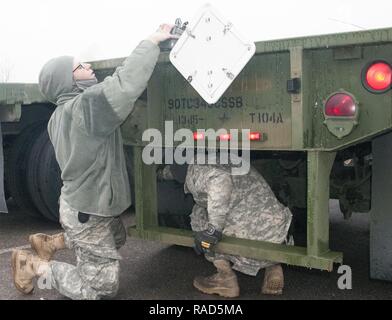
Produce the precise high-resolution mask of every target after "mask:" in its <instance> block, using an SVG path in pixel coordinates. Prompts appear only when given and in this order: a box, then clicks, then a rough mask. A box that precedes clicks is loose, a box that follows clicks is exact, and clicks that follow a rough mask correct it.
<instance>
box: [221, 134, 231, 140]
mask: <svg viewBox="0 0 392 320" xmlns="http://www.w3.org/2000/svg"><path fill="white" fill-rule="evenodd" d="M219 140H221V141H229V140H231V134H230V133H226V134H221V135H219Z"/></svg>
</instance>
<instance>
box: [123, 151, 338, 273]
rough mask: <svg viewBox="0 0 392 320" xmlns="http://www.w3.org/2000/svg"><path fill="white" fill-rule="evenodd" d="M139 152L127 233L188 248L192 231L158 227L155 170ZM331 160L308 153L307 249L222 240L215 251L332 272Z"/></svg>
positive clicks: (324, 154)
mask: <svg viewBox="0 0 392 320" xmlns="http://www.w3.org/2000/svg"><path fill="white" fill-rule="evenodd" d="M142 152H143V149H142V148H141V147H134V163H135V198H136V228H130V229H129V230H128V231H129V234H130V235H131V236H135V237H140V238H142V239H146V240H158V241H162V242H166V243H171V244H178V245H183V246H189V247H191V246H192V245H193V241H194V240H193V235H192V232H190V231H187V230H179V229H170V228H163V227H159V226H158V223H157V220H158V218H157V214H158V213H157V207H156V205H157V195H156V168H155V166H148V165H145V164H144V163H143V161H142ZM334 158H335V153H333V152H332V153H329V152H318V151H316V152H309V153H308V172H309V174H308V245H307V248H302V247H294V246H287V245H279V244H271V243H267V242H261V241H250V240H244V239H236V238H230V237H225V238H224V239H223V241H222V242H221V243H219V245H218V246H217V247H216V251H217V252H221V253H227V254H234V255H242V256H245V257H249V258H255V259H267V260H272V261H277V262H282V263H287V264H290V265H297V266H304V267H309V268H317V269H321V270H328V271H332V269H333V264H334V263H342V259H343V256H342V254H341V253H339V252H330V251H329V220H328V216H329V210H328V199H329V173H330V170H331V167H332V163H333V160H334Z"/></svg>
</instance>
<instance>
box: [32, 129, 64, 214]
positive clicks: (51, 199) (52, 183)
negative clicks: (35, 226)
mask: <svg viewBox="0 0 392 320" xmlns="http://www.w3.org/2000/svg"><path fill="white" fill-rule="evenodd" d="M51 148H52V150H53V147H52V144H51V142H50V140H49V135H48V132H47V131H46V130H44V131H43V132H42V133H41V134H40V136H39V137H38V139H37V140H36V141H35V143H34V146H33V148H32V149H31V153H30V156H29V161H28V162H29V165H28V168H27V186H28V190H29V192H30V195H31V198H32V200H33V202H34V204H35V206H36V207H37V208H38V210H39V211H40V212H41V214H42V215H43V216H44V217H45V218H47V219H48V220H51V221H53V222H58V221H59V213H58V212H59V206H58V197H59V196H60V189H61V183H60V184H58V181H59V178H60V177H59V171H56V170H54V171H53V170H52V169H53V168H52V167H53V165H52V164H53V160H54V161H55V162H56V159H55V158H54V152H51ZM53 158H54V159H53ZM56 163H57V162H56ZM60 181H61V180H60ZM56 197H57V198H56Z"/></svg>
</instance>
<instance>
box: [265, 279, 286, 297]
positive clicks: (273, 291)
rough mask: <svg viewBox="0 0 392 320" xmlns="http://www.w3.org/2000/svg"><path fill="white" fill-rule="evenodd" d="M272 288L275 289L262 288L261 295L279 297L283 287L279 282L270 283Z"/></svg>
mask: <svg viewBox="0 0 392 320" xmlns="http://www.w3.org/2000/svg"><path fill="white" fill-rule="evenodd" d="M271 286H272V287H275V288H277V289H271V288H268V287H263V288H262V289H261V293H262V294H268V295H273V296H280V295H282V294H283V285H282V283H281V282H280V281H277V282H274V281H272V283H271Z"/></svg>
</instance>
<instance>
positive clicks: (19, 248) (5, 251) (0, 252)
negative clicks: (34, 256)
mask: <svg viewBox="0 0 392 320" xmlns="http://www.w3.org/2000/svg"><path fill="white" fill-rule="evenodd" d="M30 248H31V246H30V245H29V244H27V245H25V246H20V247H13V248H7V249H0V255H2V254H4V253H8V252H12V251H14V250H24V249H30Z"/></svg>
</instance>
